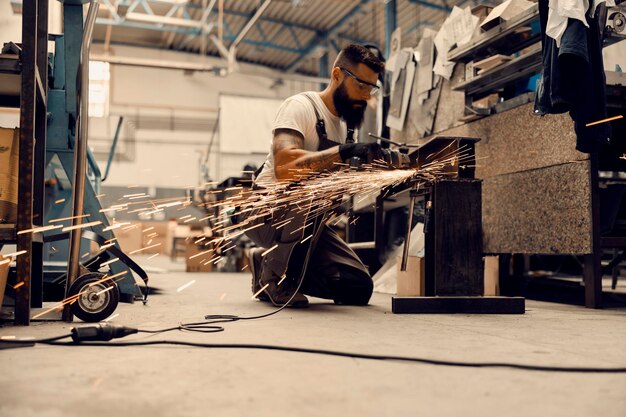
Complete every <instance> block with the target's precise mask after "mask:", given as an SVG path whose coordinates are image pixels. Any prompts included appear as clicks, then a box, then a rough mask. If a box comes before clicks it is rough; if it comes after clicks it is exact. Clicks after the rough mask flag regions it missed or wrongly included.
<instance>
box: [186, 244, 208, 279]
mask: <svg viewBox="0 0 626 417" xmlns="http://www.w3.org/2000/svg"><path fill="white" fill-rule="evenodd" d="M195 240H197V239H196V238H194V237H190V238H189V240H188V241H187V250H186V251H185V266H186V268H185V271H187V272H211V271H213V266H214V265H213V262H209V261H210V260H211V259H213V258H214V257H215V254H214V253H213V252H208V253H205V252H206V251H208V250H209V249H211V246H204V245H203V244H202V243H200V244H199V245H196V244H195V243H194V241H195Z"/></svg>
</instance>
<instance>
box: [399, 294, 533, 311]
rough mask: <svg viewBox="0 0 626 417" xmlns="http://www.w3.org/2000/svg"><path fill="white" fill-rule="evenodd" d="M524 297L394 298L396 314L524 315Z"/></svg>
mask: <svg viewBox="0 0 626 417" xmlns="http://www.w3.org/2000/svg"><path fill="white" fill-rule="evenodd" d="M525 305H526V303H525V299H524V297H463V296H461V297H456V296H455V297H392V298H391V311H392V312H393V313H394V314H415V313H421V314H444V313H445V314H449V313H463V314H524V311H525Z"/></svg>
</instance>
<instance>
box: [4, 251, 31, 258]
mask: <svg viewBox="0 0 626 417" xmlns="http://www.w3.org/2000/svg"><path fill="white" fill-rule="evenodd" d="M25 253H26V251H25V250H20V251H17V252H11V253H3V254H2V256H4V257H9V256H12V257H14V258H15V257H16V256H20V255H22V254H25Z"/></svg>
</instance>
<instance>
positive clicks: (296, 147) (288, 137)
mask: <svg viewBox="0 0 626 417" xmlns="http://www.w3.org/2000/svg"><path fill="white" fill-rule="evenodd" d="M303 148H304V138H303V137H302V135H301V134H300V133H299V132H297V131H295V130H292V129H276V131H275V132H274V142H273V145H272V153H273V155H274V173H275V174H276V178H277V179H279V180H291V179H296V178H300V177H302V176H306V175H307V174H308V173H310V172H312V171H314V172H320V171H327V170H330V169H333V168H336V167H337V166H338V165H337V164H336V163H337V162H341V156H339V146H333V147H332V148H329V149H326V150H324V151H319V152H312V151H306V150H304V149H303Z"/></svg>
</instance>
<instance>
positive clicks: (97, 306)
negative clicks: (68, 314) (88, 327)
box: [69, 272, 120, 323]
mask: <svg viewBox="0 0 626 417" xmlns="http://www.w3.org/2000/svg"><path fill="white" fill-rule="evenodd" d="M103 276H104V275H102V274H99V273H96V272H91V273H87V274H83V275H81V276H80V277H78V278H77V279H76V281H74V282H73V283H72V285H71V286H70V291H69V292H70V297H71V296H76V295H78V297H77V299H76V301H75V302H73V303H72V314H74V315H75V316H76V317H78V318H79V319H81V320H82V321H85V322H89V323H95V322H99V321H102V320H104V319H106V318H107V317H109V316H110V315H111V314H112V313H113V312H114V311H115V309H116V308H117V304H118V303H119V301H120V292H119V289H118V288H117V284H116V283H114V282H112V281H111V280H104V281H103V280H102V278H103Z"/></svg>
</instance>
